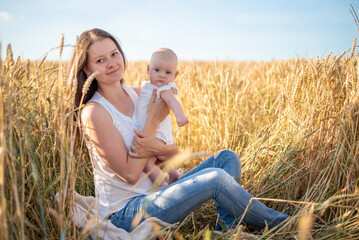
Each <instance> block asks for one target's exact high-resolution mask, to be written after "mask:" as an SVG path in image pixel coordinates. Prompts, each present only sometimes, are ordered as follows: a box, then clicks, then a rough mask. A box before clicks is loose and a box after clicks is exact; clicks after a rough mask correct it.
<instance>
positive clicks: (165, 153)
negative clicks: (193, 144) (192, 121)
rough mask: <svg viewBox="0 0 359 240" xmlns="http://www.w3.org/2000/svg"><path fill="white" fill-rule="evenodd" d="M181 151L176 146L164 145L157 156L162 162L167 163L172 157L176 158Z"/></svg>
mask: <svg viewBox="0 0 359 240" xmlns="http://www.w3.org/2000/svg"><path fill="white" fill-rule="evenodd" d="M178 152H179V150H178V148H177V147H176V145H171V146H169V145H166V144H162V146H161V147H160V148H159V151H158V153H157V154H156V157H157V158H158V159H160V160H162V161H166V160H168V159H170V158H172V157H174V156H175V155H176V154H178Z"/></svg>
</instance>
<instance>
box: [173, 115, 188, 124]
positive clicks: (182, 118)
mask: <svg viewBox="0 0 359 240" xmlns="http://www.w3.org/2000/svg"><path fill="white" fill-rule="evenodd" d="M176 120H177V124H178V126H179V127H183V126H185V125H186V124H187V123H189V121H188V118H186V116H180V117H176Z"/></svg>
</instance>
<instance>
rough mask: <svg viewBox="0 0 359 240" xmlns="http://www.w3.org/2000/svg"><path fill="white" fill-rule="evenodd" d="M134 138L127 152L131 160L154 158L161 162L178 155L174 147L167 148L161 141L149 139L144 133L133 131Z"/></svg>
mask: <svg viewBox="0 0 359 240" xmlns="http://www.w3.org/2000/svg"><path fill="white" fill-rule="evenodd" d="M134 132H135V133H136V136H134V138H133V141H132V146H131V148H130V151H129V152H128V154H129V156H130V157H132V158H148V157H153V156H156V158H157V159H159V160H161V161H166V160H168V159H170V158H171V157H173V156H174V155H176V154H177V153H178V148H177V147H176V146H175V145H172V146H168V145H166V144H165V143H164V142H163V141H162V140H160V139H158V138H154V137H149V136H147V135H145V134H144V133H142V132H140V131H137V130H136V129H134Z"/></svg>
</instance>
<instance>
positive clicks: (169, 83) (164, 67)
mask: <svg viewBox="0 0 359 240" xmlns="http://www.w3.org/2000/svg"><path fill="white" fill-rule="evenodd" d="M177 62H178V60H177V56H176V54H175V53H174V52H173V51H172V50H171V49H168V48H160V49H158V50H156V51H155V52H154V53H153V54H152V57H151V61H150V64H149V65H147V74H148V76H149V80H150V81H149V82H148V81H145V82H143V83H142V85H141V87H142V91H141V94H140V100H139V102H138V105H137V110H136V118H137V121H138V123H139V125H140V129H143V127H144V124H145V121H146V118H147V107H148V103H149V100H150V98H151V95H152V92H153V89H155V88H156V89H157V98H162V99H163V100H164V101H165V102H166V103H167V105H168V106H169V107H170V109H171V110H172V112H173V113H174V115H175V117H176V121H177V124H178V126H179V127H183V126H185V125H186V124H187V123H188V122H189V121H188V119H187V117H186V116H185V115H184V112H183V109H182V106H181V104H180V103H179V102H178V101H177V99H176V98H175V95H174V94H177V93H178V89H177V87H176V85H175V84H174V83H173V81H174V80H175V79H176V77H177V75H178V71H177ZM156 138H158V139H160V140H162V141H163V142H164V143H165V144H167V145H173V144H174V141H173V135H172V125H171V118H170V116H169V115H168V116H167V117H166V118H165V119H164V120H163V121H162V122H161V123H160V124H159V126H158V129H157V131H156ZM156 161H157V159H156V158H153V159H151V160H148V162H147V165H146V166H145V168H144V171H145V172H146V173H148V174H149V177H150V178H151V180H152V181H153V182H155V181H156V180H157V181H159V182H161V184H160V186H159V189H160V188H162V187H165V186H167V185H168V184H171V183H173V182H175V181H177V179H178V177H179V174H178V172H177V171H176V169H171V170H170V171H169V173H168V175H169V178H168V181H167V180H166V175H165V174H164V173H163V172H162V171H161V169H160V168H159V167H158V166H157V165H156Z"/></svg>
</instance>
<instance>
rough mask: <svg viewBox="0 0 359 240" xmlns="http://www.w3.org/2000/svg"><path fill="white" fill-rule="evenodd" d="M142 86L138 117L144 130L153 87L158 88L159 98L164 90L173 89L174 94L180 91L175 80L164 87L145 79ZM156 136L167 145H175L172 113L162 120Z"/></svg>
mask: <svg viewBox="0 0 359 240" xmlns="http://www.w3.org/2000/svg"><path fill="white" fill-rule="evenodd" d="M141 87H142V90H141V93H140V100H139V101H138V105H137V109H136V118H137V122H138V124H139V129H140V130H142V129H143V127H144V126H145V122H146V118H147V108H148V103H149V101H150V98H151V96H152V92H153V89H155V88H156V89H157V99H158V98H160V93H161V91H164V90H170V89H172V91H173V93H174V94H177V93H178V88H177V86H176V84H174V83H173V82H170V83H169V84H167V85H164V86H162V87H157V86H155V85H153V84H151V83H150V82H149V81H144V82H142V84H141ZM156 137H157V138H159V139H161V140H162V141H164V142H165V143H166V144H167V145H173V143H174V141H173V135H172V124H171V117H170V115H168V116H167V117H166V118H165V119H164V120H163V121H162V122H160V124H159V126H158V128H157V131H156Z"/></svg>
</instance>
